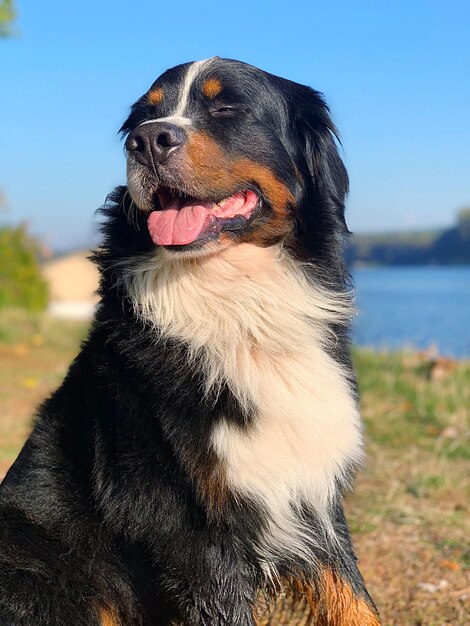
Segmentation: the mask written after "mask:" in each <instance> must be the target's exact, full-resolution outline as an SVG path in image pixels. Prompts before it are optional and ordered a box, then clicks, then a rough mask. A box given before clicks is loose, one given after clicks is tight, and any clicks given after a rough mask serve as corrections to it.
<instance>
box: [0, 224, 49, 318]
mask: <svg viewBox="0 0 470 626" xmlns="http://www.w3.org/2000/svg"><path fill="white" fill-rule="evenodd" d="M38 256H39V245H38V243H37V242H36V241H35V240H34V239H33V238H32V237H31V236H30V235H28V233H27V230H26V227H25V226H24V225H20V226H0V309H1V308H5V307H20V308H23V309H27V310H28V311H42V310H44V309H45V307H46V306H47V301H48V289H47V283H46V281H45V280H44V278H43V276H42V275H41V270H40V268H39V263H38Z"/></svg>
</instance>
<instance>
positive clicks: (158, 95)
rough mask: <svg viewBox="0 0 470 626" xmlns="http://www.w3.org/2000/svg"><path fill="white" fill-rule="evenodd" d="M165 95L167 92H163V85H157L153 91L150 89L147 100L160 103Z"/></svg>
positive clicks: (151, 102)
mask: <svg viewBox="0 0 470 626" xmlns="http://www.w3.org/2000/svg"><path fill="white" fill-rule="evenodd" d="M164 95H165V94H164V92H163V89H162V88H161V87H157V88H156V89H152V91H149V94H148V96H147V100H148V101H149V103H150V104H160V102H161V101H162V100H163V96H164Z"/></svg>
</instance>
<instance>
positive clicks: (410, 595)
mask: <svg viewBox="0 0 470 626" xmlns="http://www.w3.org/2000/svg"><path fill="white" fill-rule="evenodd" d="M85 332H86V329H85V326H84V325H83V324H80V323H77V322H64V321H61V322H60V323H59V322H55V321H53V320H50V319H47V318H42V319H40V320H33V321H31V320H29V319H27V318H24V317H21V316H19V317H18V318H15V315H13V316H10V317H8V318H5V317H3V318H0V371H1V373H2V374H1V378H0V480H1V478H2V477H3V476H4V474H5V473H6V471H7V469H8V467H9V466H10V464H11V463H12V462H13V460H14V459H15V457H16V455H17V454H18V452H19V450H20V448H21V446H22V444H23V442H24V440H25V438H26V437H27V435H28V432H29V430H30V427H31V422H32V415H33V413H34V409H35V407H36V406H37V404H38V403H39V402H40V401H41V400H43V399H44V398H45V397H46V396H47V395H48V394H49V393H50V391H51V390H52V389H54V388H55V387H56V386H57V385H58V384H59V383H60V381H61V379H62V377H63V375H64V373H65V371H66V368H67V366H68V364H69V362H70V361H71V359H72V358H73V356H74V355H75V354H76V352H77V350H78V345H79V341H80V339H81V338H82V337H83V336H84V334H85ZM429 363H430V361H429V360H428V358H427V357H426V356H423V355H385V354H375V353H369V352H363V351H360V352H358V353H357V354H356V364H357V368H358V372H359V379H360V387H361V398H362V400H361V403H362V411H363V415H364V418H365V426H366V445H367V453H368V461H367V464H366V467H365V468H364V469H363V471H362V472H361V473H360V475H359V477H358V480H357V482H356V486H355V491H354V494H353V495H351V496H349V497H348V498H347V503H346V509H347V515H348V519H349V521H350V526H351V530H352V533H353V539H354V543H355V546H356V550H357V553H358V556H359V560H360V566H361V570H362V573H363V576H364V578H365V580H366V582H367V586H368V588H369V591H370V593H371V595H372V597H373V598H374V599H375V601H376V603H377V606H378V608H379V610H380V613H381V616H382V620H383V624H384V626H443V625H444V624H445V625H448V626H469V625H470V543H469V538H470V504H469V495H470V429H469V407H470V364H466V363H463V364H453V365H452V367H449V368H448V369H449V371H448V372H447V371H446V372H445V374H444V375H443V376H442V377H438V379H437V380H433V379H432V376H430V371H431V370H430V365H429Z"/></svg>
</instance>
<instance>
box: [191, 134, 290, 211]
mask: <svg viewBox="0 0 470 626" xmlns="http://www.w3.org/2000/svg"><path fill="white" fill-rule="evenodd" d="M186 154H187V157H188V160H189V164H188V165H189V168H190V171H189V172H188V176H189V178H192V179H193V180H192V181H191V182H192V183H193V185H194V186H195V187H196V188H200V189H201V190H205V192H206V193H207V192H209V191H212V192H216V193H217V192H221V193H231V191H232V190H233V189H234V187H237V186H239V185H240V184H248V183H250V182H255V183H256V184H257V185H258V186H259V187H260V189H261V190H262V192H263V194H264V195H265V196H266V198H267V199H268V201H269V203H270V205H271V206H272V208H273V210H274V211H275V212H276V213H280V214H283V215H284V216H285V213H286V210H287V206H288V204H290V203H293V202H294V197H293V195H292V193H291V192H290V191H289V189H288V188H287V187H286V185H285V184H284V183H282V182H281V181H280V180H279V179H278V178H277V177H276V175H275V174H274V173H273V172H272V171H271V170H270V168H269V167H267V166H265V165H261V164H260V163H256V162H255V161H252V160H251V159H246V158H240V159H234V160H233V161H230V160H229V159H228V158H227V156H226V155H225V154H224V153H223V151H222V149H221V148H220V147H219V146H218V145H217V144H216V143H215V141H213V140H212V139H211V138H210V137H208V136H207V135H205V134H204V133H192V135H190V137H189V139H188V143H187V147H186ZM201 195H203V194H201Z"/></svg>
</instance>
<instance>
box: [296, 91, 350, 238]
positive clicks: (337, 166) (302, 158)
mask: <svg viewBox="0 0 470 626" xmlns="http://www.w3.org/2000/svg"><path fill="white" fill-rule="evenodd" d="M292 104H293V105H294V106H293V108H292V109H291V120H292V132H293V135H294V137H295V140H296V153H297V162H298V168H299V173H300V176H301V178H302V181H303V184H304V188H305V191H306V194H307V200H308V198H309V197H310V199H311V202H312V204H314V205H315V206H312V207H310V208H309V207H306V210H307V211H312V212H314V213H317V215H318V217H319V218H320V219H322V222H323V223H325V220H326V221H327V222H328V221H330V220H333V221H336V230H338V226H340V227H341V230H342V231H343V232H347V227H346V223H345V219H344V200H345V196H346V193H347V192H348V189H349V180H348V175H347V172H346V168H345V167H344V164H343V161H342V160H341V157H340V155H339V153H338V145H339V138H338V132H337V130H336V127H335V125H334V124H333V122H332V120H331V117H330V112H329V109H328V106H327V104H326V103H325V100H324V98H323V96H322V94H320V93H319V92H317V91H314V90H313V89H311V88H310V87H305V86H303V85H298V88H297V90H296V98H295V102H293V103H292ZM308 217H309V216H308V215H304V216H303V218H304V219H306V220H307V221H310V220H309V219H308ZM311 217H312V218H313V215H312V216H311ZM332 225H333V224H332Z"/></svg>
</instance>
